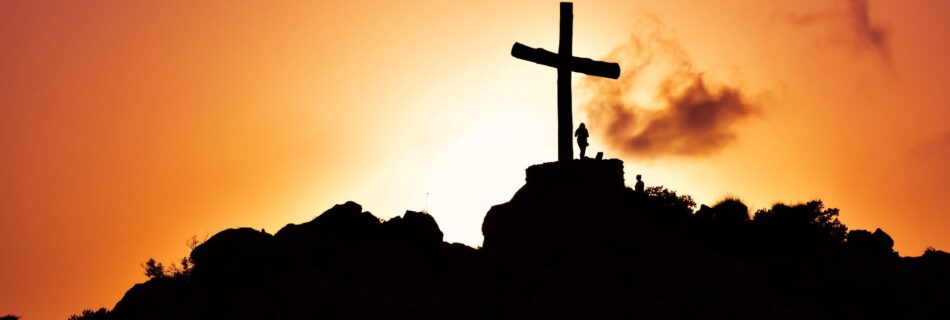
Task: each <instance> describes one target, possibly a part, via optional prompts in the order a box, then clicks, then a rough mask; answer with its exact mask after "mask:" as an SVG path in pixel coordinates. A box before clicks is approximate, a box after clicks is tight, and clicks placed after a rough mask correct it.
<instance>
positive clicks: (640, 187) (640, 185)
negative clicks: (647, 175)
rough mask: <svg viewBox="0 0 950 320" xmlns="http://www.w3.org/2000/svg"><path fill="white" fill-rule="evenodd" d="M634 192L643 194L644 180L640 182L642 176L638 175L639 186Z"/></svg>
mask: <svg viewBox="0 0 950 320" xmlns="http://www.w3.org/2000/svg"><path fill="white" fill-rule="evenodd" d="M634 190H636V191H637V192H641V193H642V192H643V180H640V175H639V174H638V175H637V185H636V186H635V187H634Z"/></svg>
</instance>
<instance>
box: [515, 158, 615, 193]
mask: <svg viewBox="0 0 950 320" xmlns="http://www.w3.org/2000/svg"><path fill="white" fill-rule="evenodd" d="M525 174H526V175H525V182H526V184H527V185H548V186H551V185H570V186H573V187H583V186H595V185H596V186H598V187H608V188H613V187H620V188H623V187H624V178H623V161H621V160H619V159H606V160H598V159H591V158H583V159H574V160H571V161H555V162H548V163H542V164H537V165H533V166H530V167H528V169H527V170H525Z"/></svg>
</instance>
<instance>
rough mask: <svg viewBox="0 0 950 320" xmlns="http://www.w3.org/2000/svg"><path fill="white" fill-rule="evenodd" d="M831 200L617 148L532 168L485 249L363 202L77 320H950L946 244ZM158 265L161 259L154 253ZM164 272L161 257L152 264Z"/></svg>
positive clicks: (157, 276) (235, 242) (419, 216)
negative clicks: (639, 179) (722, 183)
mask: <svg viewBox="0 0 950 320" xmlns="http://www.w3.org/2000/svg"><path fill="white" fill-rule="evenodd" d="M837 215H838V210H837V209H834V208H827V207H825V206H824V204H823V203H822V202H821V201H818V200H816V201H811V202H807V203H802V204H794V205H786V204H776V205H774V206H773V207H772V208H770V209H765V210H759V211H757V212H755V213H754V214H751V213H750V212H749V209H748V208H747V207H746V206H745V205H744V204H743V203H742V202H741V201H739V200H737V199H726V200H723V201H721V202H720V203H718V204H715V205H713V206H711V207H708V206H701V207H700V208H698V209H697V208H696V204H695V203H694V202H693V201H692V199H691V198H690V197H688V196H683V195H677V194H676V193H675V192H674V191H670V190H667V189H665V188H662V187H652V188H648V189H646V191H645V192H636V191H634V190H632V189H630V188H629V187H627V186H626V183H625V181H624V179H623V162H621V161H620V160H592V159H584V160H574V161H570V162H564V163H547V164H541V165H535V166H532V167H530V168H528V169H527V171H526V183H525V185H524V186H523V187H522V188H521V189H520V190H519V191H518V192H517V193H516V194H515V195H514V196H513V197H512V199H511V200H510V201H508V202H507V203H503V204H499V205H496V206H494V207H492V208H491V210H489V212H488V213H487V214H486V217H485V220H484V222H483V225H482V231H483V234H484V237H485V240H484V244H483V246H482V247H480V248H471V247H468V246H465V245H462V244H454V243H446V242H444V241H443V239H442V232H441V230H440V229H439V227H438V225H437V223H436V221H435V220H434V219H433V218H432V217H431V216H429V215H428V214H426V213H421V212H413V211H407V212H406V213H405V214H404V215H403V216H401V217H395V218H392V219H389V220H386V221H382V220H381V219H379V218H377V217H376V216H374V215H372V214H371V213H369V212H365V211H363V210H362V207H361V206H360V205H359V204H357V203H354V202H346V203H344V204H340V205H336V206H334V207H333V208H331V209H329V210H327V211H326V212H324V213H323V214H321V215H319V216H317V217H316V218H314V219H313V220H312V221H310V222H307V223H303V224H299V225H297V224H288V225H287V226H285V227H284V228H282V229H281V230H280V231H278V232H277V233H275V234H273V235H272V234H268V233H265V232H263V231H258V230H255V229H250V228H239V229H228V230H224V231H221V232H219V233H218V234H215V235H214V236H212V237H210V238H209V239H207V241H205V242H204V243H201V244H200V245H198V246H197V247H195V248H194V250H193V251H192V252H191V255H190V260H188V261H189V262H188V263H193V265H189V266H186V268H184V269H182V270H178V272H174V273H170V274H169V273H164V272H152V273H151V276H150V277H151V278H150V279H149V280H148V281H146V282H144V283H140V284H136V285H135V286H133V287H132V288H131V289H130V290H129V291H128V292H127V293H126V294H125V296H124V297H123V298H122V299H121V300H120V301H119V302H118V303H117V304H116V305H115V307H114V308H113V309H112V310H111V311H105V310H103V311H101V312H100V313H93V312H89V314H88V315H86V316H77V317H75V318H77V319H377V318H378V319H545V318H554V319H582V318H583V319H616V318H624V319H626V318H643V319H868V318H913V319H946V318H950V309H948V308H947V301H950V254H947V253H946V252H943V251H939V250H928V251H927V252H925V253H924V254H923V255H922V256H920V257H901V256H899V255H898V254H897V253H896V252H895V251H894V250H893V244H894V241H893V239H891V237H890V236H888V235H887V233H885V232H884V231H883V230H881V229H877V230H874V231H873V232H872V231H866V230H848V229H847V228H846V226H845V225H844V224H843V223H842V222H840V221H839V220H838V218H837ZM153 266H154V265H153ZM153 271H154V270H153Z"/></svg>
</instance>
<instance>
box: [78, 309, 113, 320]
mask: <svg viewBox="0 0 950 320" xmlns="http://www.w3.org/2000/svg"><path fill="white" fill-rule="evenodd" d="M105 319H109V311H107V310H106V308H99V310H96V311H92V310H89V309H86V310H83V311H82V314H81V315H72V316H70V317H69V320H105Z"/></svg>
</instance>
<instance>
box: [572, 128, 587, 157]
mask: <svg viewBox="0 0 950 320" xmlns="http://www.w3.org/2000/svg"><path fill="white" fill-rule="evenodd" d="M574 136H575V137H577V147H578V148H580V149H581V159H584V158H585V156H584V151H587V137H589V136H590V134H588V133H587V127H585V126H584V123H583V122H581V126H580V127H577V131H574Z"/></svg>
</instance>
